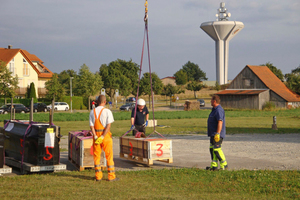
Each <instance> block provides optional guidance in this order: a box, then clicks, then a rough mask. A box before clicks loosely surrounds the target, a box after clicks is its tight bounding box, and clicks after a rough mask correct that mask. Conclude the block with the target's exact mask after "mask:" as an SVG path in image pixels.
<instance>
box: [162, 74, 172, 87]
mask: <svg viewBox="0 0 300 200" xmlns="http://www.w3.org/2000/svg"><path fill="white" fill-rule="evenodd" d="M160 80H161V81H162V83H163V84H164V85H168V84H171V85H173V86H176V82H175V77H172V76H167V77H165V78H162V79H160Z"/></svg>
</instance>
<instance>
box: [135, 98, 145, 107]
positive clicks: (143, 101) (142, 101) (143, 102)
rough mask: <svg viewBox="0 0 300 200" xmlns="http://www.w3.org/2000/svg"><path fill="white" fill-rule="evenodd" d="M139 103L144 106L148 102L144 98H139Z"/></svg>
mask: <svg viewBox="0 0 300 200" xmlns="http://www.w3.org/2000/svg"><path fill="white" fill-rule="evenodd" d="M137 105H138V106H144V105H146V102H145V100H144V99H138V100H137Z"/></svg>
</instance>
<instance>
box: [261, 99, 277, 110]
mask: <svg viewBox="0 0 300 200" xmlns="http://www.w3.org/2000/svg"><path fill="white" fill-rule="evenodd" d="M274 109H275V104H274V103H273V102H270V101H268V102H266V103H265V104H264V105H263V110H274Z"/></svg>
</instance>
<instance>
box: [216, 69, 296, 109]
mask: <svg viewBox="0 0 300 200" xmlns="http://www.w3.org/2000/svg"><path fill="white" fill-rule="evenodd" d="M216 94H217V95H219V96H220V98H221V104H222V107H224V108H243V109H259V110H261V109H262V108H263V106H264V105H265V104H266V103H267V102H273V103H274V104H275V106H276V107H279V108H291V107H300V96H299V95H297V94H296V93H294V92H293V91H291V90H290V89H288V88H287V87H286V85H285V84H284V83H283V82H282V81H281V80H280V79H279V78H278V77H277V76H276V75H275V74H274V73H273V72H272V71H271V70H270V69H269V68H268V67H267V66H252V65H247V66H246V67H245V68H244V69H243V70H242V71H241V72H240V73H239V74H238V75H237V76H236V77H235V78H234V80H233V81H232V82H231V83H230V85H229V86H228V88H227V89H226V90H223V91H221V92H218V93H216Z"/></svg>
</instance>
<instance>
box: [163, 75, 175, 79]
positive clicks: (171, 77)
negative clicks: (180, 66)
mask: <svg viewBox="0 0 300 200" xmlns="http://www.w3.org/2000/svg"><path fill="white" fill-rule="evenodd" d="M166 78H170V79H175V77H173V76H167V77H165V78H162V79H161V80H163V79H166Z"/></svg>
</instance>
